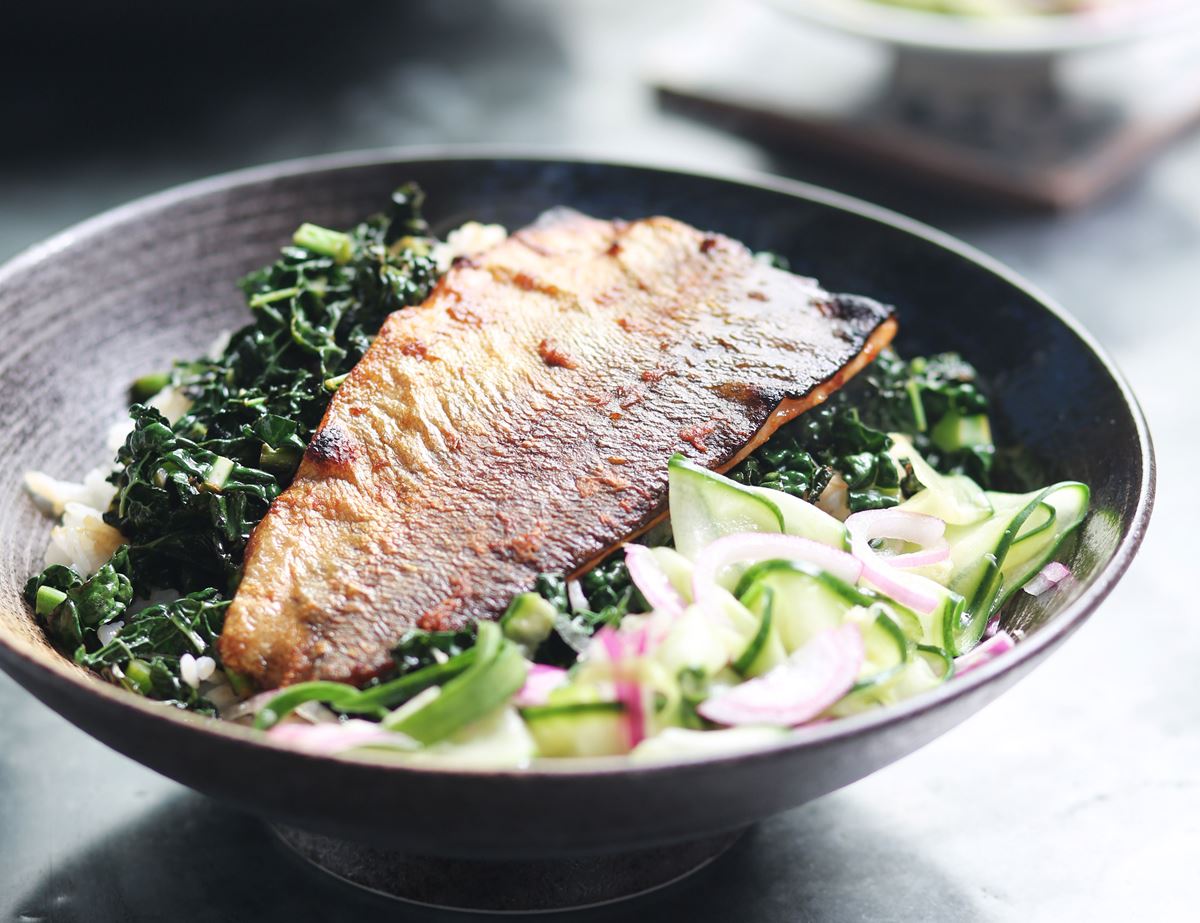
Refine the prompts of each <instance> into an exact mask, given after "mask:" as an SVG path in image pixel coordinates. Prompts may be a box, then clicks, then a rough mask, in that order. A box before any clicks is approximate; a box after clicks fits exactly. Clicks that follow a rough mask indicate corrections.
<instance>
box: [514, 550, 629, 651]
mask: <svg viewBox="0 0 1200 923" xmlns="http://www.w3.org/2000/svg"><path fill="white" fill-rule="evenodd" d="M579 586H580V589H581V590H582V591H583V596H584V598H585V599H586V601H587V606H586V608H583V609H574V608H572V606H571V603H570V597H569V595H568V593H567V581H566V579H565V578H564V577H562V576H561V575H558V574H541V575H540V576H539V577H538V578H537V582H536V584H535V585H534V591H535V592H536V593H537V594H538V595H539V596H541V597H542V598H543V599H545V600H546V601H547V602H549V603H550V604H551V605H552V606H554V608H555V609H556V610H558V616H557V617H556V619H555V626H554V631H553V632H552V633H551V635H550V637H548V638H547V639H546V640H545V641H543V642H542V644H541V645H540V646H539V647H538V649H537V651H536V652H535V655H534V660H536V661H537V662H538V663H545V664H551V665H553V666H570V665H571V664H573V663H574V662H575V659H576V657H577V656H578V655H579V652H580V651H582V650H583V649H584V648H585V647H586V646H587V644H588V642H589V641H590V640H591V637H592V635H594V634H595V633H596V632H597V631H599V630H600V629H601V628H603V627H604V626H605V625H618V624H620V622H621V619H623V618H624V617H625V616H626V615H627V614H628V613H631V612H635V613H636V612H646V611H648V610H649V608H650V607H649V606H648V605H647V603H646V601H645V599H643V598H642V594H641V593H639V592H638V591H637V587H635V586H634V585H633V580H632V578H630V576H629V568H628V567H626V566H625V555H624V552H621V551H618V552H615V553H613V554H611V555H609V556H608V558H606V559H605V560H604V561H602V562H601V563H600V564H598V565H597V566H596V567H594V568H592V570H590V571H588V572H587V573H586V574H584V575H583V576H582V577H580V578H579Z"/></svg>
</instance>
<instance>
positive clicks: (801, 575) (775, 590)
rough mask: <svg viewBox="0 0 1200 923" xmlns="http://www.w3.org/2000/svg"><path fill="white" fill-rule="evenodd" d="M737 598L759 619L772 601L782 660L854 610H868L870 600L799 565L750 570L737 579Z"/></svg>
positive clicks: (763, 564)
mask: <svg viewBox="0 0 1200 923" xmlns="http://www.w3.org/2000/svg"><path fill="white" fill-rule="evenodd" d="M737 596H738V598H739V599H740V600H741V601H742V603H743V605H745V606H746V608H747V609H749V610H750V611H751V612H757V613H759V614H760V615H761V614H762V613H763V611H764V609H765V607H766V603H767V600H768V599H771V600H773V605H772V607H771V608H772V610H773V613H774V623H775V625H774V629H775V631H776V632H777V634H778V637H779V640H780V642H781V644H782V647H783V651H784V652H785V653H788V654H790V653H791V652H793V651H795V650H798V649H799V648H801V647H803V646H804V645H805V644H806V643H807V642H808V641H810V640H812V638H814V637H815V636H816V635H818V634H820V633H821V632H822V631H824V630H826V629H828V628H836V627H837V626H838V625H840V624H841V623H842V621H843V620H844V619H845V617H846V614H847V613H848V612H849V611H850V610H851V609H852V608H854V607H855V606H870V605H871V604H872V603H873V602H875V599H876V597H873V596H869V595H867V594H865V593H862V592H861V591H859V590H858V589H856V588H855V587H852V586H850V585H849V584H846V583H843V582H842V581H841V580H838V579H837V578H836V577H833V576H830V575H829V574H827V573H825V572H824V571H822V570H820V569H818V568H816V567H813V566H812V565H811V564H805V563H802V562H799V561H762V562H760V563H758V564H755V565H754V566H752V567H751V568H750V569H749V570H747V571H746V573H745V574H743V575H742V578H741V581H740V582H739V583H738V587H737Z"/></svg>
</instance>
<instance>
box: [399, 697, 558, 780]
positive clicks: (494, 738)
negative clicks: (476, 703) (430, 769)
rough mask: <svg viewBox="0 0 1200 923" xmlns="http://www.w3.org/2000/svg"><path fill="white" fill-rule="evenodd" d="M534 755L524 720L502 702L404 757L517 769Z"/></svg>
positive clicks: (452, 763) (466, 765) (534, 751)
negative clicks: (449, 733)
mask: <svg viewBox="0 0 1200 923" xmlns="http://www.w3.org/2000/svg"><path fill="white" fill-rule="evenodd" d="M536 755H537V742H536V741H535V740H534V739H533V735H532V734H530V733H529V729H528V728H527V727H526V725H525V722H524V721H522V720H521V716H520V715H519V714H518V713H517V710H516V709H515V708H513V707H512V706H511V705H505V706H502V707H501V708H498V709H496V710H495V711H494V712H492V713H491V714H488V715H484V716H483V717H482V718H479V719H478V720H476V721H473V722H471V723H470V724H468V725H466V726H465V727H463V728H461V729H459V730H458V731H456V732H455V733H453V734H451V735H450V736H449V737H447V738H446V739H445V740H443V741H441V742H440V743H436V744H434V745H433V746H432V747H425V748H424V749H422V750H418V751H416V752H415V753H412V754H410V755H409V756H408V759H409V760H410V761H412V762H418V763H424V762H434V761H436V762H437V763H438V764H439V765H443V766H459V767H470V768H472V769H519V768H521V767H522V766H527V765H529V762H530V761H531V760H532V759H533V758H534V757H535V756H536Z"/></svg>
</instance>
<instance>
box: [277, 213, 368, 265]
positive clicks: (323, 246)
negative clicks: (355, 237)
mask: <svg viewBox="0 0 1200 923" xmlns="http://www.w3.org/2000/svg"><path fill="white" fill-rule="evenodd" d="M292 242H293V243H294V244H296V246H298V247H304V248H305V249H306V250H311V251H312V252H313V253H319V254H320V255H321V256H331V257H333V259H334V260H336V261H337V262H338V263H346V262H349V261H350V257H351V256H353V255H354V242H353V241H352V240H351V239H350V235H349V234H343V233H342V232H341V231H332V230H330V229H329V228H323V227H321V226H320V225H318V224H309V223H308V222H307V221H306V222H305V223H304V224H302V225H300V227H298V228H296V233H295V234H293V235H292Z"/></svg>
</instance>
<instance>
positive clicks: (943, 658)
mask: <svg viewBox="0 0 1200 923" xmlns="http://www.w3.org/2000/svg"><path fill="white" fill-rule="evenodd" d="M915 656H917V657H919V658H920V659H921V660H924V661H925V664H926V666H928V667H929V669H930V671H931V672H932V673H933V675H934V676H935V677H936V678H937V679H938V680H940V681H941V682H943V683H944V682H945V681H946V680H948V679H949V678H950V677H952V676H953V675H954V658H953V657H951V656H950V655H949V654H948V653H946V651H945V649H944V648H940V647H933V646H932V645H929V644H918V645H917V649H916V651H915Z"/></svg>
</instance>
